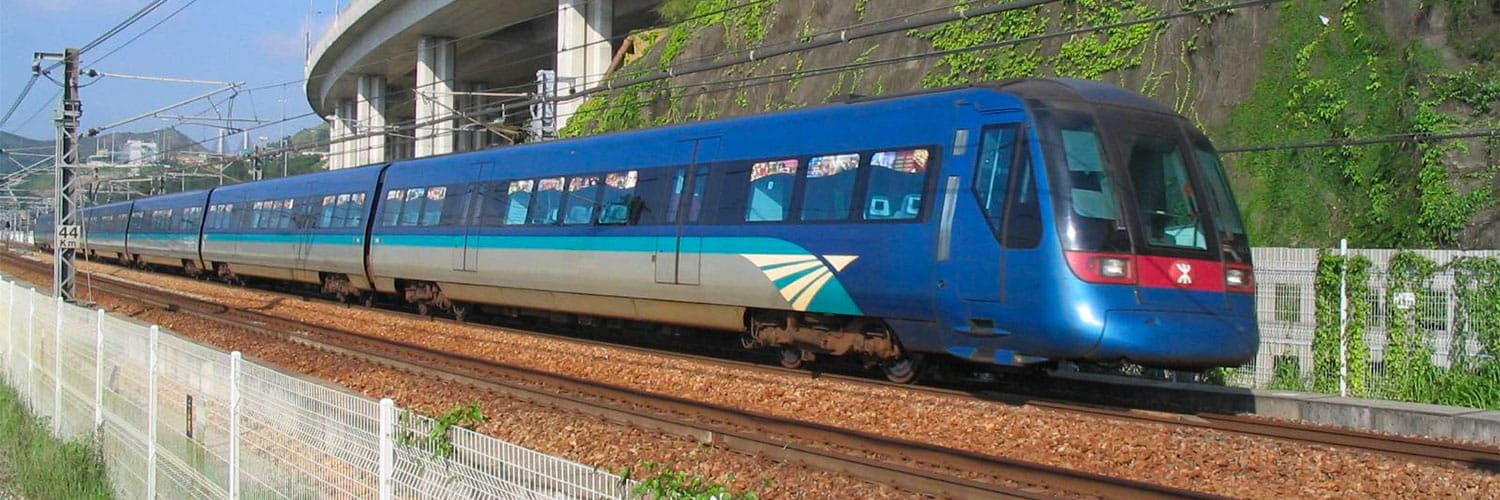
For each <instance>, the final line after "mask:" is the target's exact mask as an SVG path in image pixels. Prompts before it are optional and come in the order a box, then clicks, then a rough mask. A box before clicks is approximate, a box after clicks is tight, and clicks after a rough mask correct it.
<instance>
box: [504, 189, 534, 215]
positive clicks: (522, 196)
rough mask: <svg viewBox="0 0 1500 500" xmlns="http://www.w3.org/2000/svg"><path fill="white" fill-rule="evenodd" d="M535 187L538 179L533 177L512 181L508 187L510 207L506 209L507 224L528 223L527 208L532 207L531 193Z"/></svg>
mask: <svg viewBox="0 0 1500 500" xmlns="http://www.w3.org/2000/svg"><path fill="white" fill-rule="evenodd" d="M535 187H536V181H534V180H531V179H527V180H524V181H511V183H510V187H509V188H507V189H506V192H507V193H508V198H509V199H510V207H509V208H508V209H506V211H505V225H507V226H516V225H520V224H525V223H526V221H527V217H526V215H527V210H528V209H529V208H530V207H531V195H532V191H533V189H534V188H535Z"/></svg>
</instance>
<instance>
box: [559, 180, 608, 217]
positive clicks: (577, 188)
mask: <svg viewBox="0 0 1500 500" xmlns="http://www.w3.org/2000/svg"><path fill="white" fill-rule="evenodd" d="M565 201H566V202H565V203H562V204H561V205H562V207H561V209H562V210H564V211H565V212H564V213H565V214H567V215H565V216H563V221H562V222H563V224H570V225H573V224H592V223H593V222H594V210H595V207H596V206H597V205H598V203H599V176H597V175H590V176H584V177H570V178H568V194H567V197H566V198H565Z"/></svg>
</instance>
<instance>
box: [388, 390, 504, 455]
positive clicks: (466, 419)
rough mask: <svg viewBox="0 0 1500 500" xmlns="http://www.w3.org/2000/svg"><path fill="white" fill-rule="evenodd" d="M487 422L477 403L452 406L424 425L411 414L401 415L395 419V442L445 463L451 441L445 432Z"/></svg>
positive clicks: (451, 448)
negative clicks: (429, 454) (421, 451)
mask: <svg viewBox="0 0 1500 500" xmlns="http://www.w3.org/2000/svg"><path fill="white" fill-rule="evenodd" d="M486 421H488V419H486V418H485V416H484V409H483V408H481V407H480V406H479V404H478V403H469V404H467V405H464V404H455V405H453V408H452V409H450V410H448V412H447V413H444V414H442V415H438V416H437V418H435V419H433V421H432V424H431V425H427V424H426V423H424V422H422V421H421V420H420V419H418V418H416V417H414V416H412V414H411V413H408V412H402V413H401V416H400V417H399V418H398V422H397V425H398V426H399V427H398V429H397V431H396V443H397V444H400V445H401V446H407V447H414V448H418V449H421V450H424V451H426V452H428V453H431V454H432V456H433V457H434V458H437V459H439V460H447V459H449V458H452V457H453V438H452V437H450V436H449V435H448V431H449V430H452V429H453V428H454V427H462V428H465V429H469V430H473V429H474V427H475V426H477V425H479V424H482V423H484V422H486Z"/></svg>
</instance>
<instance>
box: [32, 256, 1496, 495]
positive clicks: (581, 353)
mask: <svg viewBox="0 0 1500 500" xmlns="http://www.w3.org/2000/svg"><path fill="white" fill-rule="evenodd" d="M84 269H87V270H97V271H98V272H100V273H102V274H110V275H116V276H120V277H123V278H127V279H130V280H133V281H137V282H142V283H148V284H152V285H155V286H160V287H164V288H170V289H173V290H178V291H181V292H186V293H191V294H194V295H196V296H199V297H202V298H207V299H210V300H214V301H217V302H219V303H222V304H225V305H228V306H231V307H243V308H256V309H259V310H262V311H264V312H267V313H270V314H275V315H278V316H286V317H293V318H298V319H300V320H304V321H309V322H312V323H315V324H322V325H326V326H330V327H336V328H344V329H352V330H357V331H361V332H365V333H369V334H376V335H380V336H384V337H388V338H396V339H401V340H405V341H412V342H418V343H421V344H424V345H428V346H431V347H435V348H439V349H445V350H449V351H453V352H462V353H465V354H468V355H471V356H476V357H480V358H488V359H494V360H498V361H503V362H506V363H512V364H517V365H521V366H527V367H532V368H537V369H543V370H548V371H553V372H557V373H564V374H567V375H571V376H576V377H581V378H588V379H593V380H603V381H607V382H610V383H615V384H621V385H626V386H631V387H635V388H639V389H644V390H649V391H655V392H659V393H666V394H674V395H679V396H683V397H691V398H695V399H700V400H703V401H708V402H712V403H716V404H720V405H725V406H731V407H738V408H748V409H754V410H757V411H762V412H768V413H772V414H776V415H780V416H785V417H792V418H798V419H803V420H808V421H814V422H820V423H825V424H830V425H838V426H843V427H849V428H853V429H858V430H862V431H867V432H872V433H878V434H884V435H889V436H895V437H900V438H905V439H910V440H914V441H922V442H930V443H934V444H939V445H943V446H950V447H954V448H960V449H966V450H972V451H975V452H979V453H986V454H992V455H997V456H1005V457H1011V458H1017V459H1022V460H1030V461H1035V462H1040V463H1047V464H1052V465H1057V466H1061V467H1069V468H1074V469H1079V470H1083V471H1087V472H1093V473H1099V474H1108V475H1114V476H1120V477H1125V478H1130V479H1136V480H1141V481H1148V482H1154V483H1160V484H1166V485H1171V486H1176V487H1179V488H1187V489H1192V490H1198V491H1204V492H1210V493H1217V494H1223V495H1230V496H1236V497H1247V498H1276V497H1288V496H1291V497H1308V496H1313V497H1326V496H1350V497H1354V496H1374V497H1401V498H1417V497H1463V498H1492V497H1496V496H1497V495H1500V476H1497V475H1494V474H1490V473H1486V472H1480V471H1473V470H1468V469H1463V468H1459V467H1457V466H1453V467H1449V466H1443V465H1434V464H1430V463H1414V462H1407V461H1403V460H1399V459H1394V458H1390V457H1387V456H1384V455H1378V454H1373V453H1366V452H1360V451H1351V450H1343V449H1336V448H1331V447H1324V446H1307V445H1301V444H1294V443H1288V442H1282V441H1277V440H1273V439H1264V438H1255V437H1249V436H1241V435H1232V434H1228V433H1223V432H1218V431H1213V430H1205V429H1193V428H1185V427H1177V426H1171V425H1165V424H1152V423H1137V422H1122V421H1118V420H1112V419H1107V418H1102V417H1091V416H1084V415H1077V414H1072V413H1066V412H1059V411H1054V410H1046V409H1041V408H1036V407H1031V406H1012V405H1007V404H1003V403H992V402H983V401H957V400H954V399H952V398H943V397H938V396H930V395H924V394H919V393H914V392H911V391H905V390H901V389H887V388H872V387H869V386H864V385H856V384H850V383H847V382H840V381H835V380H822V379H813V378H810V377H798V376H786V375H778V374H772V373H765V372H758V371H748V370H742V369H736V368H732V367H724V366H719V365H714V364H711V363H703V362H696V361H682V360H676V359H669V358H665V357H661V356H653V355H646V354H639V353H634V352H625V351H620V350H616V349H610V348H604V347H597V346H588V345H581V344H576V343H572V342H567V341H556V340H548V339H539V338H536V337H530V336H524V335H512V334H507V333H504V332H498V331H496V330H495V329H492V328H483V327H474V326H467V325H459V324H452V323H444V322H435V321H426V320H421V319H416V318H407V317H401V316H396V315H392V314H389V313H386V312H382V311H378V310H368V309H363V308H358V307H342V306H337V305H331V304H324V303H318V302H307V301H300V300H288V299H287V298H285V297H284V296H280V295H274V294H269V293H266V292H262V291H258V290H251V289H244V288H230V287H225V286H223V285H219V284H215V283H208V282H202V281H194V280H190V279H185V278H180V277H175V276H166V275H160V274H152V273H142V272H137V271H132V270H126V269H122V268H118V267H112V266H100V265H97V264H92V263H88V264H85V265H84ZM42 278H45V277H37V278H36V279H42ZM79 283H80V291H79V295H80V297H84V298H87V296H88V295H87V293H88V292H87V291H86V290H85V288H84V286H86V281H85V280H80V281H79ZM135 311H139V307H136V308H135ZM157 314H166V313H164V312H158V311H148V312H145V313H144V315H145V316H147V317H148V318H147V320H150V319H149V318H150V317H154V316H155V315H157ZM160 320H161V321H164V323H163V326H166V327H168V328H172V329H174V330H178V331H182V330H183V329H184V328H183V326H179V325H178V323H181V322H183V321H184V320H182V319H181V317H180V316H171V317H162V318H160ZM209 337H213V336H209ZM217 337H218V338H204V339H203V340H206V341H209V342H211V343H214V344H215V345H219V346H221V347H224V348H227V349H240V350H243V351H245V352H246V353H247V354H250V355H254V356H256V357H259V358H261V359H265V360H268V361H271V362H273V363H277V364H281V365H282V366H287V367H288V368H291V369H294V370H298V371H302V372H304V373H308V374H309V375H313V376H318V377H322V378H325V379H329V380H332V381H335V382H337V383H340V384H343V385H346V386H349V387H351V388H353V389H355V390H359V391H361V392H364V393H366V394H370V395H372V396H390V397H394V398H396V400H397V401H398V402H399V403H400V404H402V405H405V406H409V407H413V408H416V409H418V410H420V411H423V412H428V413H434V412H441V411H444V410H446V409H447V408H449V407H451V406H452V405H453V404H454V403H456V402H462V401H471V400H475V399H476V398H483V400H484V401H486V405H485V406H486V412H485V413H486V415H497V416H498V417H497V418H496V421H495V422H491V423H490V424H488V425H487V426H486V427H485V429H484V430H485V432H488V433H490V434H492V435H495V436H497V437H500V438H502V439H507V440H512V441H515V442H517V443H519V444H522V445H525V446H529V447H533V448H536V449H539V450H542V451H545V452H548V453H555V454H559V455H562V456H566V457H569V458H572V459H575V460H579V461H582V462H584V463H589V464H595V465H607V464H627V463H634V462H635V461H636V460H653V461H659V462H676V463H678V464H680V465H681V466H682V467H686V468H688V469H689V470H691V471H693V472H696V473H699V474H703V475H707V476H710V477H724V475H725V474H726V473H728V472H731V471H732V472H735V473H736V475H737V478H736V479H735V480H734V482H733V483H734V486H735V487H737V488H749V489H754V490H758V491H761V492H762V494H763V495H764V496H766V497H798V496H804V495H808V496H810V497H828V496H829V495H831V496H834V497H861V498H865V497H877V496H880V497H883V496H890V495H900V494H901V493H900V492H896V491H894V490H892V489H890V488H883V487H874V486H871V485H867V484H863V483H858V482H857V481H851V480H849V479H847V478H844V477H842V476H840V477H837V478H834V479H842V480H843V482H842V483H836V484H822V483H821V482H820V481H822V480H823V479H822V478H817V479H814V477H817V476H831V475H827V474H821V473H816V472H813V471H797V473H796V474H793V473H792V472H791V469H795V468H794V467H790V466H781V465H776V464H768V463H756V462H764V461H758V460H756V459H753V458H750V457H744V456H742V455H738V454H734V453H729V452H723V451H719V450H714V449H713V448H711V447H706V446H700V445H697V444H693V443H687V442H684V441H683V440H680V439H676V438H671V437H666V436H660V435H650V434H645V433H641V432H640V431H629V430H625V429H623V428H619V427H618V426H616V427H615V428H613V429H610V428H608V426H607V425H604V424H598V423H592V424H591V423H588V422H586V421H585V420H586V419H581V418H578V417H576V416H569V415H558V414H556V413H555V412H553V413H552V414H550V415H549V414H547V413H548V412H546V411H541V410H537V409H535V408H534V407H533V408H531V409H530V410H520V409H513V408H512V407H513V406H514V405H515V404H516V403H515V402H514V401H507V400H505V399H503V398H498V399H497V397H496V396H494V395H488V396H479V395H476V394H475V392H476V391H474V390H472V389H467V388H463V387H457V386H455V385H452V384H441V383H437V382H434V381H431V380H425V379H424V380H417V379H414V377H410V376H409V375H406V374H403V373H401V372H397V371H393V370H386V369H376V368H371V367H370V366H369V365H368V364H365V363H356V362H353V361H351V360H348V359H347V358H340V357H337V356H332V355H328V354H321V353H309V352H308V351H307V350H306V349H305V348H301V347H293V346H290V345H274V344H276V343H274V342H269V341H265V340H258V339H254V338H244V337H235V336H222V335H221V336H217ZM265 344H273V345H271V346H269V347H263V345H265ZM282 344H285V343H282ZM252 349H256V350H254V351H252ZM288 350H290V351H291V352H286V351H288ZM257 352H264V353H265V354H257ZM330 357H331V358H338V359H337V360H331V359H328V358H330ZM512 411H516V412H517V414H516V415H512ZM710 455H712V456H710ZM804 478H805V479H804ZM766 480H770V481H772V482H771V483H769V485H768V484H767V483H766Z"/></svg>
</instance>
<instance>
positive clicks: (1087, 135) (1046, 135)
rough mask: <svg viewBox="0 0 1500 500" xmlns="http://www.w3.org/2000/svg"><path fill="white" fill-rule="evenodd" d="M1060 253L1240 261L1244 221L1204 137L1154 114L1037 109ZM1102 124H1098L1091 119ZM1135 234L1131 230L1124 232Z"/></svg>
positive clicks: (1107, 109)
mask: <svg viewBox="0 0 1500 500" xmlns="http://www.w3.org/2000/svg"><path fill="white" fill-rule="evenodd" d="M1038 117H1039V118H1040V119H1041V120H1042V122H1043V126H1042V127H1041V130H1040V132H1041V136H1042V139H1043V141H1044V147H1045V150H1046V154H1047V156H1048V158H1049V160H1048V169H1049V171H1051V172H1052V174H1051V175H1052V177H1053V178H1054V179H1058V180H1059V182H1058V183H1057V184H1058V185H1057V187H1056V189H1055V190H1054V191H1053V195H1054V197H1055V199H1057V200H1058V201H1059V203H1057V204H1056V210H1057V214H1056V215H1057V221H1058V224H1059V225H1058V229H1059V233H1060V234H1061V236H1062V240H1063V245H1064V246H1065V247H1066V248H1067V249H1068V250H1077V251H1093V252H1129V253H1145V254H1158V255H1177V256H1182V257H1195V258H1217V255H1213V252H1212V251H1211V249H1214V248H1215V246H1214V245H1222V249H1223V250H1224V254H1225V258H1226V259H1228V260H1230V261H1243V260H1245V259H1248V258H1249V256H1248V248H1249V247H1248V244H1247V243H1246V239H1245V237H1244V234H1245V230H1244V224H1243V223H1242V222H1241V220H1240V217H1239V211H1238V209H1236V208H1235V204H1234V198H1233V197H1232V196H1231V195H1230V191H1229V187H1228V182H1227V178H1226V177H1225V176H1224V173H1223V168H1222V165H1220V163H1219V159H1218V155H1217V154H1216V153H1215V152H1214V151H1213V148H1212V147H1211V146H1210V145H1209V143H1208V141H1207V139H1205V138H1203V137H1201V135H1199V134H1197V132H1196V131H1191V129H1188V130H1190V131H1191V132H1190V133H1191V134H1192V135H1193V136H1192V138H1191V140H1186V139H1188V137H1186V136H1184V127H1183V126H1182V125H1180V124H1179V123H1177V122H1175V121H1174V120H1171V119H1168V118H1167V117H1165V116H1162V115H1158V114H1155V113H1145V112H1137V111H1132V110H1129V109H1122V108H1112V107H1101V108H1100V109H1099V110H1098V112H1097V113H1092V112H1087V111H1084V110H1082V109H1068V108H1066V107H1059V108H1050V109H1042V110H1039V112H1038ZM1101 121H1102V122H1103V123H1100V122H1101ZM1132 233H1134V236H1132Z"/></svg>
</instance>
